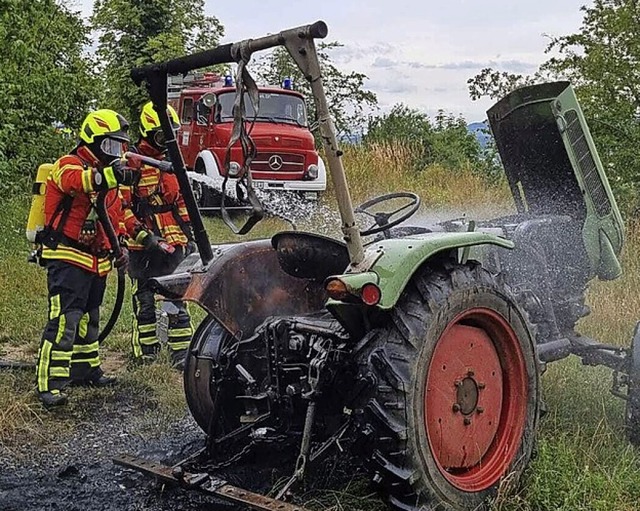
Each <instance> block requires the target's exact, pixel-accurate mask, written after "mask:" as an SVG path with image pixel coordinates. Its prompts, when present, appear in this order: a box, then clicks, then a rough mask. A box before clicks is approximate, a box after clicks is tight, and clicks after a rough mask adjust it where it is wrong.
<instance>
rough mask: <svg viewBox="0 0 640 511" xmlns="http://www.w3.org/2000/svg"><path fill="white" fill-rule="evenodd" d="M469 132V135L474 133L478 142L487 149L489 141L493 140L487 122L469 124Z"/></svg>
mask: <svg viewBox="0 0 640 511" xmlns="http://www.w3.org/2000/svg"><path fill="white" fill-rule="evenodd" d="M467 130H469V133H473V134H474V135H475V136H476V139H478V142H479V143H480V145H481V146H482V147H486V146H487V144H488V143H489V140H491V134H490V132H489V124H488V123H487V121H484V122H472V123H471V124H467Z"/></svg>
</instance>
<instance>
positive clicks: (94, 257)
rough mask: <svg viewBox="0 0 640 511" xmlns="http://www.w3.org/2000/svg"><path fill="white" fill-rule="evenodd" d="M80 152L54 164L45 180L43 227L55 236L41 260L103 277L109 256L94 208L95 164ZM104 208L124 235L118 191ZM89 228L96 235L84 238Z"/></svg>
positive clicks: (112, 193) (108, 248)
mask: <svg viewBox="0 0 640 511" xmlns="http://www.w3.org/2000/svg"><path fill="white" fill-rule="evenodd" d="M82 149H84V148H79V150H78V153H79V154H69V155H66V156H63V157H61V158H60V159H59V160H58V161H56V162H55V163H54V165H53V169H52V170H51V173H50V174H49V177H48V179H47V186H46V189H45V199H44V201H45V203H44V212H45V225H47V226H48V227H49V228H50V229H51V230H52V231H53V232H54V233H55V235H54V236H53V237H54V239H55V241H56V243H54V244H53V245H55V246H52V244H51V243H44V244H43V247H42V258H43V259H57V260H62V261H66V262H68V263H71V264H73V265H75V266H79V267H80V268H84V269H85V270H88V271H90V272H93V273H97V274H98V275H100V276H104V275H106V274H107V273H108V272H109V271H110V270H111V260H110V258H109V257H108V256H109V250H110V249H111V244H110V242H109V238H108V237H107V234H106V232H105V230H104V228H103V227H102V224H101V223H100V222H99V221H98V220H97V218H96V213H95V209H94V206H93V204H94V202H95V199H96V196H97V193H96V192H95V191H94V190H93V178H92V173H93V172H94V169H93V168H92V166H93V165H95V164H96V163H97V162H95V161H91V156H89V155H90V153H89V154H85V152H83V151H82ZM86 152H87V153H88V151H86ZM80 155H82V156H83V157H81V156H80ZM105 205H106V209H107V214H108V215H109V218H110V219H111V223H112V224H113V227H114V229H115V231H116V234H119V235H121V234H122V235H124V234H126V231H125V230H124V223H123V220H124V212H123V209H122V196H121V195H120V193H119V191H118V189H114V190H110V191H109V192H108V193H107V196H106V204H105ZM87 222H89V223H87ZM92 225H95V234H93V235H89V236H87V235H86V228H87V227H90V226H92ZM83 234H84V235H83Z"/></svg>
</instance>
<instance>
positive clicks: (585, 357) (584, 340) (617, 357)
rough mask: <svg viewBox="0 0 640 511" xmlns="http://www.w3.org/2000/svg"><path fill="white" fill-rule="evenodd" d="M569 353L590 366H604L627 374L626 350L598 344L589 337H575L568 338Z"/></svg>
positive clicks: (628, 361) (627, 354) (628, 360)
mask: <svg viewBox="0 0 640 511" xmlns="http://www.w3.org/2000/svg"><path fill="white" fill-rule="evenodd" d="M570 340H571V352H572V353H573V354H574V355H577V356H578V357H580V358H581V359H582V363H583V364H585V365H590V366H598V365H604V366H607V367H608V368H610V369H613V370H614V371H619V372H622V373H627V374H628V373H629V370H630V367H629V364H630V360H631V356H630V354H629V349H628V348H622V347H620V346H612V345H608V344H603V343H600V342H598V341H596V340H594V339H590V338H589V337H585V336H582V335H575V336H573V337H571V338H570Z"/></svg>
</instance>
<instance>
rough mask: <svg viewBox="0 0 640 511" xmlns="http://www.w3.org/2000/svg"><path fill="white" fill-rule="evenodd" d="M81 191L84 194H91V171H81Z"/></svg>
mask: <svg viewBox="0 0 640 511" xmlns="http://www.w3.org/2000/svg"><path fill="white" fill-rule="evenodd" d="M82 189H83V190H84V192H85V193H91V192H93V170H92V169H86V170H83V171H82Z"/></svg>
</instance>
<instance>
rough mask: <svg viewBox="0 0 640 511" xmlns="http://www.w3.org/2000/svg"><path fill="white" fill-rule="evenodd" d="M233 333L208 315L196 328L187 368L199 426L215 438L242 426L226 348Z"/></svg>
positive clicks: (189, 397)
mask: <svg viewBox="0 0 640 511" xmlns="http://www.w3.org/2000/svg"><path fill="white" fill-rule="evenodd" d="M232 340H233V337H232V335H231V334H230V333H229V332H228V331H227V330H226V329H225V328H224V327H223V326H222V325H221V324H220V323H218V322H217V321H216V320H215V319H214V318H213V317H211V316H208V317H206V318H205V319H204V320H203V321H202V323H200V325H199V326H198V328H197V329H196V332H195V334H194V336H193V340H192V341H191V345H190V346H189V350H188V352H187V357H186V360H185V367H184V390H185V396H186V399H187V405H188V406H189V410H190V411H191V414H192V415H193V418H194V419H195V420H196V422H197V423H198V425H199V426H200V428H202V430H203V431H204V432H205V433H207V434H209V435H210V436H211V437H212V438H214V439H215V438H216V437H218V436H222V435H224V434H225V433H227V432H228V431H231V430H232V429H235V428H236V427H238V426H239V425H240V419H239V418H240V415H241V414H242V410H240V409H239V408H238V406H237V400H236V399H235V393H234V390H233V389H234V385H233V381H231V380H230V379H229V378H228V377H227V371H226V369H227V363H226V362H227V361H226V360H225V357H224V352H223V350H224V348H225V347H227V346H228V345H229V343H230V342H231V341H232Z"/></svg>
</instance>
